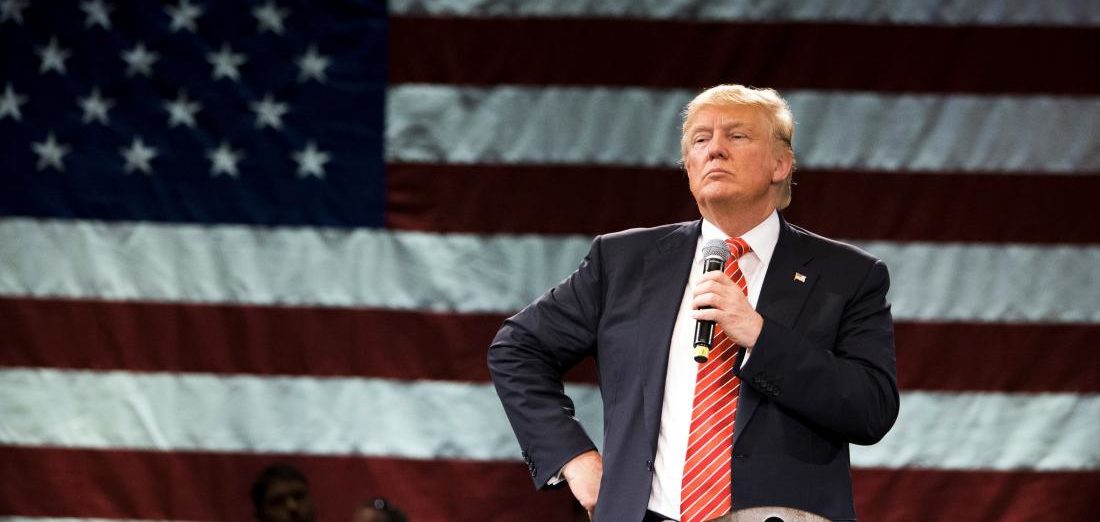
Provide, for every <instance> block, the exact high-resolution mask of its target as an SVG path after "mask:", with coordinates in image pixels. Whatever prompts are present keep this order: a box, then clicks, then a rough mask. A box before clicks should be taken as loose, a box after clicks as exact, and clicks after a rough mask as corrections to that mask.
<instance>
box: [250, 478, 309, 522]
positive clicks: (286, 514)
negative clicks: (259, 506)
mask: <svg viewBox="0 0 1100 522" xmlns="http://www.w3.org/2000/svg"><path fill="white" fill-rule="evenodd" d="M260 515H261V516H260V520H261V521H262V522H312V521H313V499H311V498H310V497H309V488H308V487H306V485H305V484H303V483H301V482H299V481H297V480H277V481H275V482H273V483H271V485H270V486H269V487H268V488H267V496H266V497H264V504H263V511H262V513H260Z"/></svg>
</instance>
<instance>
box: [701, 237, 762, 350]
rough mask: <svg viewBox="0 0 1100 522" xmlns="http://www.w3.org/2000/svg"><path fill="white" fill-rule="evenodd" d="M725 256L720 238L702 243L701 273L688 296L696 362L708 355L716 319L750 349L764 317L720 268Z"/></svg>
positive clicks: (723, 264) (735, 339)
mask: <svg viewBox="0 0 1100 522" xmlns="http://www.w3.org/2000/svg"><path fill="white" fill-rule="evenodd" d="M729 256H730V252H729V249H728V247H727V246H726V243H725V242H724V241H721V240H711V241H707V242H706V244H704V245H703V258H704V263H703V276H702V277H701V278H700V279H699V281H698V282H696V284H695V288H694V290H693V291H694V298H693V300H692V307H693V308H694V309H695V310H694V311H693V312H692V317H693V318H695V320H696V323H695V341H694V343H693V344H694V350H693V352H694V353H693V358H694V359H695V362H698V363H705V362H707V360H708V359H709V358H710V351H711V348H712V347H713V342H714V334H715V324H716V323H717V325H718V326H721V327H722V331H723V332H724V333H725V335H726V337H728V338H729V339H730V340H731V341H733V342H734V344H737V345H738V346H743V347H745V348H746V349H748V350H750V351H751V349H752V347H753V346H755V345H756V340H757V339H758V338H759V337H760V331H761V330H762V329H763V327H764V318H763V317H762V316H761V315H760V314H758V313H757V312H756V310H754V309H753V307H752V305H751V304H749V300H748V298H747V297H746V295H745V292H744V291H743V290H742V289H741V287H739V286H737V284H736V283H734V282H733V281H732V280H731V279H730V278H729V276H727V275H726V274H725V272H724V268H725V264H726V260H728V259H729ZM716 266H717V268H715V267H716Z"/></svg>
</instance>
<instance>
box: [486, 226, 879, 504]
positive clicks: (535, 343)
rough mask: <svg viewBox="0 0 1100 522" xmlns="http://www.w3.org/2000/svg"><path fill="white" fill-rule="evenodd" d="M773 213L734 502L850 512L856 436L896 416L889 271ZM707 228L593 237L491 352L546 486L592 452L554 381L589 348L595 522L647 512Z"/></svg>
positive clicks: (741, 415) (860, 438)
mask: <svg viewBox="0 0 1100 522" xmlns="http://www.w3.org/2000/svg"><path fill="white" fill-rule="evenodd" d="M780 223H781V224H780V232H779V241H778V243H777V244H776V247H775V252H774V254H773V255H772V259H771V263H770V265H769V267H768V271H767V273H766V275H765V278H764V285H763V287H762V289H761V294H760V298H759V300H758V303H757V307H756V309H757V311H758V312H759V313H760V314H761V315H762V316H763V317H764V327H763V330H762V331H761V333H760V337H759V339H758V341H757V344H756V346H755V347H754V348H753V352H752V357H750V358H749V360H748V362H747V363H746V364H745V365H744V367H743V368H741V367H740V361H741V359H740V357H741V356H742V355H743V351H742V354H739V358H738V363H737V364H736V365H735V368H739V370H738V372H739V376H740V378H741V380H742V383H743V385H742V386H741V392H740V398H739V401H740V402H739V404H738V412H737V420H736V422H735V428H734V434H733V438H734V444H733V459H732V463H731V473H732V489H733V506H734V509H740V508H747V507H754V506H768V505H771V506H776V505H777V506H787V507H793V508H798V509H803V510H806V511H811V512H814V513H818V514H820V515H822V516H824V517H826V518H830V519H834V520H854V519H855V509H854V507H853V502H852V485H851V473H850V469H849V458H848V444H849V443H854V444H873V443H875V442H877V441H878V440H879V439H881V438H882V437H883V436H884V435H885V434H886V432H887V431H888V430H889V429H890V427H891V426H892V425H893V423H894V420H895V419H896V418H897V414H898V388H897V378H896V371H895V364H894V333H893V320H892V318H891V316H890V306H889V304H888V303H887V301H886V292H887V289H888V287H889V276H888V274H887V271H886V267H885V265H884V264H883V263H882V262H881V261H879V260H877V259H875V258H873V257H871V256H870V255H869V254H867V253H866V252H863V251H861V250H859V249H857V248H855V247H852V246H849V245H845V244H843V243H839V242H836V241H832V240H829V239H825V238H823V237H821V236H818V235H815V234H812V233H810V232H807V231H806V230H803V229H801V228H798V227H795V226H792V225H790V224H788V223H787V222H786V220H783V219H781V221H780ZM700 224H701V222H700V221H694V222H688V223H680V224H675V225H666V226H661V227H656V228H648V229H633V230H627V231H623V232H617V233H614V234H608V235H604V236H600V237H597V238H596V239H595V240H594V241H593V243H592V247H591V250H590V251H589V253H588V255H587V256H586V257H585V259H584V261H583V262H582V263H581V265H580V267H579V268H578V269H577V271H576V272H574V273H573V274H572V275H570V276H569V277H568V278H567V279H566V280H565V281H563V282H562V283H561V284H559V285H558V286H556V287H554V288H552V289H551V290H549V291H548V292H547V293H545V294H544V295H543V296H541V297H540V298H539V299H537V300H536V301H535V302H534V303H532V304H530V305H529V306H527V307H526V308H524V309H523V310H522V311H520V312H519V313H518V314H516V315H515V316H513V317H511V318H509V319H508V320H507V321H505V323H504V326H503V327H502V328H501V329H500V331H499V332H498V333H497V336H496V338H495V339H494V340H493V344H492V346H491V347H490V349H489V369H490V373H491V375H492V378H493V383H494V384H495V385H496V389H497V393H498V394H499V395H500V398H501V402H502V403H503V404H504V408H505V411H506V412H507V414H508V419H509V421H510V422H511V424H512V428H513V429H514V430H515V433H516V436H517V438H518V439H519V444H520V446H521V448H522V449H523V457H524V460H525V461H526V462H527V465H528V468H529V469H530V472H531V477H532V478H533V479H534V482H535V485H536V487H539V488H542V487H545V485H546V484H547V482H548V481H549V479H550V478H551V477H553V476H554V475H555V474H556V473H557V472H558V470H559V469H560V468H561V467H562V466H563V465H564V464H565V463H566V462H568V461H569V460H570V459H572V458H573V457H574V456H576V455H579V454H580V453H583V452H585V451H588V450H590V449H593V448H594V447H595V445H594V444H593V442H592V440H591V439H590V438H589V437H588V436H587V435H586V434H585V432H584V430H583V429H582V428H581V426H580V425H579V424H578V423H577V421H576V419H575V418H574V417H573V414H574V411H573V403H572V401H570V399H569V398H568V397H566V396H565V394H564V393H563V391H562V382H561V376H562V374H564V373H565V372H566V371H567V370H568V369H569V368H571V367H572V366H573V365H575V364H576V363H577V362H578V361H580V360H581V359H582V358H584V357H588V356H594V357H595V358H596V362H597V366H598V369H599V383H600V391H601V394H602V396H603V403H604V433H603V437H604V444H603V453H602V455H603V466H604V475H603V481H602V483H601V486H600V496H599V501H598V503H597V510H596V520H598V521H600V522H618V521H623V522H637V521H640V520H642V517H643V516H644V513H645V511H646V507H647V504H648V502H649V494H650V485H651V482H652V473H653V459H654V455H655V454H656V450H657V435H658V431H659V429H660V422H661V419H660V417H661V403H662V400H663V397H664V385H665V372H666V370H667V366H668V350H669V342H670V339H671V336H672V329H673V325H674V323H675V320H676V315H677V313H678V311H679V306H680V300H681V298H682V296H683V292H684V287H685V285H686V284H687V281H688V274H689V272H690V270H691V269H692V260H693V259H694V256H695V248H696V243H697V240H698V237H699V231H700ZM796 273H798V274H802V275H803V276H805V277H804V279H805V280H804V281H800V280H798V279H802V278H798V279H796V278H795V274H796ZM684 356H685V357H689V356H690V355H689V354H687V353H685V354H684ZM669 515H673V516H675V515H676V513H669Z"/></svg>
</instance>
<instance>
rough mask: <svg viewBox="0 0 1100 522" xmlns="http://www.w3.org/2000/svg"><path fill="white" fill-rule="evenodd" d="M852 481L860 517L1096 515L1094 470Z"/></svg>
mask: <svg viewBox="0 0 1100 522" xmlns="http://www.w3.org/2000/svg"><path fill="white" fill-rule="evenodd" d="M852 481H853V484H852V487H853V489H854V491H855V496H856V513H857V514H858V515H859V518H860V520H875V521H883V522H891V521H897V522H909V521H912V520H997V521H999V522H1032V521H1035V520H1100V503H1097V502H1096V498H1097V495H1098V494H1100V473H1097V472H1080V473H1072V472H1062V473H1038V472H1022V471H1012V472H997V471H939V470H920V469H854V470H852ZM735 497H736V495H735Z"/></svg>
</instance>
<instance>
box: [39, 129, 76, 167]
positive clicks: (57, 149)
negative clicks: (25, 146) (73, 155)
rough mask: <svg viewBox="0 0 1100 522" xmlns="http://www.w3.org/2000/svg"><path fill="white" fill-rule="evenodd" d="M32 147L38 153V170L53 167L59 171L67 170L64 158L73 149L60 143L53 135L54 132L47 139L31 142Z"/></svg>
mask: <svg viewBox="0 0 1100 522" xmlns="http://www.w3.org/2000/svg"><path fill="white" fill-rule="evenodd" d="M31 149H32V150H34V153H35V154H38V170H42V169H44V168H46V167H53V168H55V169H57V170H58V171H64V170H65V163H64V161H63V160H64V158H65V155H66V154H68V153H69V151H70V150H71V149H70V148H69V146H68V145H66V144H64V143H58V142H57V140H56V139H55V138H54V136H53V132H50V133H49V135H47V136H46V141H39V142H34V143H31Z"/></svg>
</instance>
